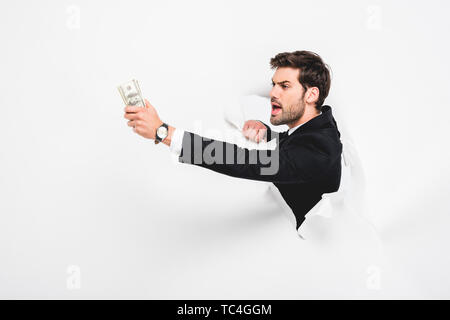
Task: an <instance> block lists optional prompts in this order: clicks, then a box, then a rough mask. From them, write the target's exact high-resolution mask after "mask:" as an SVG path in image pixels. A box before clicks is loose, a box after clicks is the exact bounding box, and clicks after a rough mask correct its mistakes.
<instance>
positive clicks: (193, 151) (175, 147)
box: [125, 101, 336, 183]
mask: <svg viewBox="0 0 450 320" xmlns="http://www.w3.org/2000/svg"><path fill="white" fill-rule="evenodd" d="M125 112H126V114H125V118H126V119H129V120H130V121H128V125H129V126H131V127H134V131H135V132H136V133H138V134H139V135H141V136H143V137H145V138H149V139H155V135H156V129H157V128H158V127H159V126H160V125H161V124H162V123H163V122H162V121H161V119H160V118H159V116H158V114H157V112H156V110H155V109H154V107H153V106H152V105H151V104H150V103H149V102H148V101H146V108H140V107H132V106H127V107H126V108H125ZM272 135H274V136H277V134H276V133H272ZM272 138H274V137H272ZM277 140H278V139H277ZM162 142H163V143H164V144H165V145H167V146H169V147H170V148H171V150H172V151H173V152H174V153H176V154H177V155H179V161H180V162H183V163H188V164H193V165H198V166H201V167H204V168H207V169H210V170H213V171H215V172H218V173H222V174H225V175H229V176H232V177H236V178H243V179H251V180H258V181H267V182H276V183H299V182H307V181H309V180H311V179H313V178H315V177H317V176H318V175H320V174H322V173H324V172H325V171H326V170H327V169H328V168H329V167H330V166H331V165H332V164H333V163H334V161H336V159H333V158H331V157H329V156H327V154H326V152H325V153H324V151H323V150H318V149H316V148H314V147H311V145H315V143H314V142H313V141H310V143H308V144H307V145H296V144H292V145H291V146H290V147H289V148H284V149H283V152H279V147H278V146H279V144H278V143H277V147H276V149H275V150H254V149H253V150H250V149H246V148H240V147H238V146H237V145H235V144H231V143H227V142H223V141H217V140H212V139H208V138H204V137H201V136H199V135H197V134H194V133H191V132H187V131H184V130H181V129H176V128H174V127H172V126H169V128H168V136H167V137H166V138H165V139H164V140H163V141H162ZM311 142H312V143H311ZM316 145H320V142H318V143H317V144H316ZM180 146H181V147H180Z"/></svg>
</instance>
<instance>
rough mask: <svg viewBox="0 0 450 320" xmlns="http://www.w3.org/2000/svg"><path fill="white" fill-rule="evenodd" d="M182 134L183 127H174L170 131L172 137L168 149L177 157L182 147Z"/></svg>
mask: <svg viewBox="0 0 450 320" xmlns="http://www.w3.org/2000/svg"><path fill="white" fill-rule="evenodd" d="M183 136H184V130H183V129H175V130H174V131H173V133H172V139H171V141H170V151H171V152H172V153H174V154H175V155H177V156H178V157H179V156H180V154H181V148H182V147H183Z"/></svg>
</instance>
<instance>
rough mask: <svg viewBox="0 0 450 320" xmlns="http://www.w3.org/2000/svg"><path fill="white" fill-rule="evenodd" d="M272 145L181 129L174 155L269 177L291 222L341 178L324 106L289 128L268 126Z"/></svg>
mask: <svg viewBox="0 0 450 320" xmlns="http://www.w3.org/2000/svg"><path fill="white" fill-rule="evenodd" d="M266 127H267V129H268V132H267V138H268V141H270V140H271V139H273V138H276V139H277V147H276V149H275V150H268V151H267V150H256V149H246V148H240V147H238V146H237V145H235V144H230V143H226V142H223V141H218V140H212V139H208V138H204V137H201V136H199V135H197V134H194V133H191V132H188V131H185V133H184V136H183V146H182V149H181V154H180V157H179V161H180V162H183V163H189V164H194V165H198V166H200V167H204V168H207V169H210V170H213V171H216V172H218V173H222V174H226V175H229V176H232V177H236V178H243V179H251V180H258V181H267V182H272V183H273V184H274V185H275V186H276V187H277V188H278V189H279V191H280V193H281V195H282V196H283V198H284V200H285V201H286V203H287V204H288V205H289V207H290V208H291V209H292V211H293V213H294V215H295V217H296V221H297V228H298V227H299V226H300V225H301V223H302V222H303V221H304V219H305V218H304V217H305V215H306V214H307V213H308V211H309V210H310V209H312V207H314V205H316V203H317V202H319V201H320V199H321V197H322V194H323V193H330V192H335V191H337V190H338V189H339V185H340V180H341V153H342V143H341V141H340V133H339V131H338V128H337V124H336V121H335V120H334V117H333V115H332V112H331V107H330V106H323V107H322V114H321V115H319V116H317V117H315V118H313V119H311V120H310V121H308V122H306V123H305V124H303V125H302V126H300V127H299V128H297V129H296V130H295V131H294V132H293V133H292V134H290V135H288V132H287V131H285V132H282V133H277V132H275V131H272V130H270V128H269V127H268V126H267V125H266Z"/></svg>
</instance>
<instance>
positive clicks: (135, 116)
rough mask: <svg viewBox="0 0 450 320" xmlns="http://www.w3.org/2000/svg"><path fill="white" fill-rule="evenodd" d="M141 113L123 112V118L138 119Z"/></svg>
mask: <svg viewBox="0 0 450 320" xmlns="http://www.w3.org/2000/svg"><path fill="white" fill-rule="evenodd" d="M140 117H141V115H140V114H139V113H125V115H124V118H125V119H128V120H136V119H139V118H140Z"/></svg>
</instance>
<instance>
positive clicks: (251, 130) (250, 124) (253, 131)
mask: <svg viewBox="0 0 450 320" xmlns="http://www.w3.org/2000/svg"><path fill="white" fill-rule="evenodd" d="M242 133H243V134H244V136H245V137H246V138H247V139H249V140H251V141H254V142H257V143H259V142H261V141H263V140H264V141H267V138H266V134H267V128H266V126H265V125H264V124H263V123H262V122H261V121H258V120H248V121H246V122H245V123H244V127H243V128H242Z"/></svg>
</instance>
